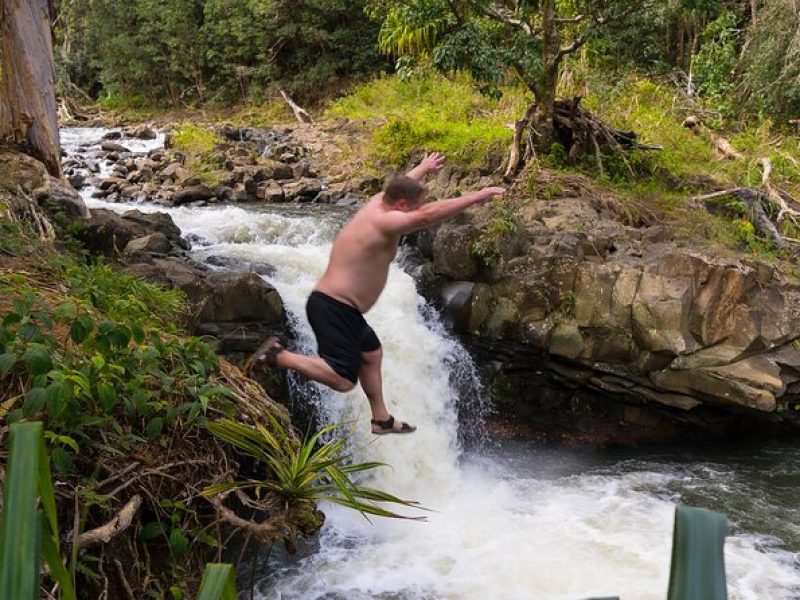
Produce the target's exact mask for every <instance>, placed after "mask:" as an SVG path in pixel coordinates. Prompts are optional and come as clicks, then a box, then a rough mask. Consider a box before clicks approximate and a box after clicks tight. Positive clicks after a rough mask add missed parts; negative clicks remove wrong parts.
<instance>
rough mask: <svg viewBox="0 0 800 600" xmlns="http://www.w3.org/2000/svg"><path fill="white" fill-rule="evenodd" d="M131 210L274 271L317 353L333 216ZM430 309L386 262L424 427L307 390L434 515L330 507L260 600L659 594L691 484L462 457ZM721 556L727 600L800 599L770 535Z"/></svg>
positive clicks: (399, 366) (396, 399)
mask: <svg viewBox="0 0 800 600" xmlns="http://www.w3.org/2000/svg"><path fill="white" fill-rule="evenodd" d="M98 137H99V136H98ZM87 197H88V194H87ZM88 203H89V205H90V207H91V206H106V205H105V204H103V203H102V202H99V201H94V200H91V199H89V200H88ZM110 206H111V207H112V208H114V209H116V210H121V209H123V208H125V209H128V208H130V206H127V207H122V206H119V205H110ZM137 208H139V209H141V210H146V211H152V210H159V211H164V212H168V213H169V214H170V215H172V217H173V219H174V220H175V222H176V223H177V224H178V226H179V227H180V228H181V230H182V232H183V233H184V235H187V234H193V235H196V236H198V237H199V238H202V240H204V243H206V244H208V245H206V246H198V247H197V248H196V250H195V251H196V253H197V255H198V256H199V257H201V258H202V257H203V256H207V255H211V254H216V255H227V256H235V257H238V258H244V259H247V260H252V261H255V262H266V263H269V264H272V265H273V266H275V267H276V273H275V275H274V276H273V277H271V278H269V279H268V280H269V281H270V283H272V284H273V285H275V287H276V288H277V289H278V291H279V292H280V294H281V296H282V297H283V299H284V302H285V304H286V308H287V310H288V312H289V314H290V315H291V318H292V319H293V320H294V326H295V329H296V330H297V332H298V335H299V339H298V341H299V343H300V344H301V346H304V347H306V348H309V347H313V342H312V337H311V332H310V329H309V326H308V324H307V322H306V319H305V310H304V305H305V300H306V298H307V296H308V293H309V292H310V291H311V289H312V286H313V285H314V283H315V281H316V280H317V279H318V277H319V276H320V275H321V274H322V272H323V269H324V268H325V266H326V263H327V258H328V253H329V250H330V242H331V240H332V237H333V235H334V234H335V231H336V229H337V228H338V225H339V224H340V222H341V215H339V216H337V213H332V212H330V211H324V214H325V215H327V216H326V217H319V216H308V215H307V216H302V215H298V214H293V213H291V212H285V211H278V212H275V211H272V212H259V211H251V210H244V209H242V208H238V207H206V208H176V209H164V208H162V207H154V206H137ZM427 312H428V311H426V310H424V301H423V300H422V298H421V297H420V296H419V295H418V294H417V292H416V289H415V285H414V282H413V280H412V278H411V277H410V276H409V275H407V274H406V273H405V272H403V271H402V270H401V269H400V268H398V267H396V266H393V267H392V269H391V272H390V276H389V280H388V283H387V287H386V290H385V291H384V293H383V295H382V296H381V299H380V300H379V302H378V304H377V305H376V306H375V307H374V309H373V310H371V311H370V312H369V314H367V315H366V318H367V320H368V321H369V322H370V323H371V324H372V326H373V328H374V329H375V331H376V333H377V334H378V336H379V337H380V339H381V341H382V343H383V346H384V350H385V359H384V385H385V390H386V399H387V403H388V404H389V407H390V410H392V411H393V412H394V413H395V414H396V415H397V416H398V417H400V418H402V419H404V420H408V421H410V422H412V423H414V424H416V425H418V426H419V430H418V431H417V432H416V433H414V434H412V435H408V436H383V437H379V438H377V439H374V438H373V436H371V435H369V433H368V432H369V415H368V410H367V402H366V399H365V398H364V396H363V394H362V393H361V392H360V391H353V392H351V393H348V394H337V393H333V392H330V391H327V390H325V389H323V388H317V390H318V392H319V393H318V395H317V400H316V401H317V403H318V410H319V413H320V414H321V416H322V419H323V421H325V422H350V423H352V431H353V433H354V435H355V436H356V440H357V442H356V445H357V446H358V447H359V448H360V449H359V451H358V453H359V456H358V457H359V458H360V459H364V460H373V459H377V460H381V461H384V462H386V463H388V464H390V465H391V468H388V469H383V470H381V471H380V472H379V473H377V474H375V475H374V476H373V478H372V480H371V481H370V484H371V485H373V486H375V487H379V488H382V489H385V490H387V491H389V492H391V493H394V494H396V495H399V496H401V497H404V498H408V499H413V500H416V501H418V502H420V503H421V504H422V505H424V506H425V507H427V508H429V509H431V512H427V513H422V514H424V515H425V516H427V521H426V522H413V521H392V520H382V519H372V522H368V521H366V520H365V519H364V518H363V517H361V516H360V515H358V514H356V513H353V512H352V511H348V510H345V509H342V508H340V507H335V506H324V507H323V509H324V511H325V513H326V515H327V520H326V523H325V526H324V528H323V530H322V532H321V534H320V536H319V540H318V548H316V549H314V550H313V551H308V552H306V554H305V555H303V556H300V557H299V558H296V559H294V560H287V561H284V562H283V563H281V564H279V565H275V566H273V567H272V568H271V574H270V576H269V577H268V578H267V579H265V580H264V581H262V582H261V584H260V585H259V589H258V596H257V597H258V598H260V599H262V600H265V599H270V600H277V599H281V600H285V599H316V598H326V599H328V600H333V599H341V600H345V599H347V600H359V599H368V598H383V599H387V600H388V599H390V598H392V599H419V600H422V599H426V600H430V599H439V598H442V599H445V598H446V599H454V600H455V599H464V600H467V599H476V600H478V599H487V598H496V599H514V600H516V599H519V600H523V599H541V600H555V599H563V600H578V599H580V598H587V597H602V596H619V597H620V598H622V599H623V600H663V599H664V598H665V597H666V590H667V581H668V571H669V561H670V548H671V538H672V518H673V511H674V507H675V504H676V503H677V502H678V501H679V498H678V497H677V494H676V493H674V491H670V490H674V487H675V486H676V485H684V484H690V483H691V482H692V478H694V477H695V476H696V475H695V474H693V473H692V472H689V471H687V470H685V469H671V468H665V469H654V468H651V467H647V466H645V467H642V466H641V465H639V466H636V467H635V468H634V467H630V466H622V467H619V468H616V467H615V468H603V469H596V468H587V469H586V470H585V471H583V472H580V470H578V472H575V470H574V469H573V470H572V471H571V472H568V473H559V472H558V470H557V469H556V472H552V471H548V470H547V469H542V465H541V464H539V463H538V462H537V461H547V460H550V459H549V458H548V457H547V456H543V457H540V456H538V455H537V454H528V455H526V454H519V455H516V456H515V458H514V460H507V459H506V458H504V457H503V456H499V455H497V454H496V453H495V454H489V455H484V456H476V455H474V454H471V455H467V456H464V455H462V454H461V451H460V449H459V445H458V436H457V431H458V422H457V420H458V419H457V414H456V407H457V405H458V403H459V401H460V399H459V397H458V392H457V391H456V390H455V388H454V387H453V385H452V378H451V370H452V368H453V367H454V365H459V364H461V365H462V366H463V364H464V363H468V362H469V359H468V356H467V355H466V353H465V352H464V350H463V349H462V348H461V347H460V346H459V345H458V344H457V343H456V342H454V341H453V340H452V339H451V338H449V337H447V336H446V335H443V333H442V331H441V329H440V327H439V326H438V325H437V324H436V323H435V322H431V320H430V319H428V320H426V318H425V317H424V316H423V315H424V314H426V313H427ZM469 371H470V369H469V368H467V369H466V370H465V372H467V373H469ZM406 512H407V513H409V514H420V513H416V512H414V511H412V510H407V511H406ZM725 553H726V561H727V569H728V585H729V597H730V598H731V599H732V600H790V599H792V598H798V597H800V573H798V570H797V568H796V566H795V565H794V564H793V562H792V557H791V556H790V555H789V553H788V552H785V551H781V550H780V549H778V548H777V546H776V543H775V540H772V539H770V538H769V537H768V536H766V535H756V534H735V535H732V536H730V537H729V538H728V540H727V542H726V548H725Z"/></svg>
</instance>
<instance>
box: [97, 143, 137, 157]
mask: <svg viewBox="0 0 800 600" xmlns="http://www.w3.org/2000/svg"><path fill="white" fill-rule="evenodd" d="M100 148H101V149H102V150H104V151H105V152H117V153H120V154H122V153H129V152H130V150H128V149H127V148H126V147H125V146H123V145H122V144H117V143H116V142H109V141H106V142H103V143H102V144H100Z"/></svg>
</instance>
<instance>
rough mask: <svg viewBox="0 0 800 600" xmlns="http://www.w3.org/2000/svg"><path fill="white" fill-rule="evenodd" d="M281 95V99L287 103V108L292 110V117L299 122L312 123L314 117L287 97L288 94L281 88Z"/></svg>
mask: <svg viewBox="0 0 800 600" xmlns="http://www.w3.org/2000/svg"><path fill="white" fill-rule="evenodd" d="M281 96H283V99H284V100H285V101H286V104H288V105H289V108H291V109H292V112H293V113H294V118H295V119H297V120H298V121H300V122H301V123H313V122H314V118H313V117H312V116H311V114H310V113H309V112H308V111H307V110H306V109H305V108H303V107H301V106H299V105H298V104H296V103H295V102H294V100H292V99H291V98H290V97H289V94H287V93H286V92H285V91H283V90H281Z"/></svg>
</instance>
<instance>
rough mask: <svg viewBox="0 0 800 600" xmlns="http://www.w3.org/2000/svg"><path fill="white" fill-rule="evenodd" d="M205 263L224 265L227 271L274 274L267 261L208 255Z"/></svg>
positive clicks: (272, 267)
mask: <svg viewBox="0 0 800 600" xmlns="http://www.w3.org/2000/svg"><path fill="white" fill-rule="evenodd" d="M206 264H209V265H211V266H214V267H224V268H225V269H227V270H228V271H237V272H240V273H256V274H257V275H263V276H265V277H272V276H273V275H275V267H274V266H272V265H271V264H269V263H264V262H255V261H249V260H245V259H242V258H235V257H232V256H216V255H215V256H209V257H208V258H206Z"/></svg>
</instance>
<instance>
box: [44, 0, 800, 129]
mask: <svg viewBox="0 0 800 600" xmlns="http://www.w3.org/2000/svg"><path fill="white" fill-rule="evenodd" d="M548 19H549V20H550V21H551V24H552V25H553V27H554V28H553V29H552V31H551V33H550V35H549V37H548ZM53 23H54V34H55V44H56V48H55V50H56V52H55V54H56V64H57V70H58V74H59V82H60V91H61V92H62V93H69V92H70V91H71V92H72V93H78V92H77V90H76V88H78V89H80V90H82V92H85V93H86V94H88V95H89V96H90V97H91V98H93V99H99V100H103V101H105V102H107V103H109V104H111V105H114V104H115V103H116V104H121V105H128V106H130V105H134V106H135V105H155V104H161V105H164V104H166V105H172V106H186V105H191V104H197V103H208V102H214V103H219V104H230V103H239V102H242V101H246V102H253V101H255V102H258V101H260V100H262V99H263V98H264V96H265V95H266V94H268V93H269V92H270V91H271V90H273V91H274V90H276V89H279V88H280V89H285V90H287V91H288V92H289V93H290V94H292V95H293V96H295V97H297V98H300V99H301V100H303V101H308V102H313V101H317V100H320V99H324V98H330V97H333V96H335V95H337V93H339V92H340V91H341V90H342V89H344V88H346V87H347V86H348V85H349V84H350V83H352V82H354V81H358V80H363V79H365V78H368V77H370V76H372V75H374V74H377V73H380V72H399V73H400V74H401V75H403V76H413V75H414V74H415V73H417V72H419V71H424V70H426V69H434V70H440V71H445V72H453V71H469V72H471V73H472V74H473V76H474V78H475V80H476V83H477V85H479V86H480V87H481V90H482V91H484V92H486V93H497V90H498V89H499V86H500V85H502V84H508V83H509V82H512V83H513V82H516V83H518V84H521V85H523V86H526V87H528V88H529V89H531V90H534V92H536V95H541V93H542V90H543V89H544V88H546V87H547V86H551V87H552V85H556V86H557V85H558V84H559V82H560V81H561V80H562V79H563V78H564V77H565V76H566V77H568V78H569V79H571V80H573V81H574V80H575V79H576V78H577V79H582V80H585V79H587V78H594V79H597V78H598V77H599V75H598V74H600V73H602V74H603V75H604V76H605V77H606V78H607V79H609V80H614V79H616V78H617V77H618V74H619V73H620V72H635V73H640V74H641V73H643V74H646V75H648V76H651V77H657V78H663V79H668V80H671V81H672V82H674V83H675V84H676V85H678V86H680V87H681V88H683V89H684V90H685V91H686V92H687V94H689V95H691V96H696V97H698V98H700V99H702V100H704V101H705V102H706V103H707V104H708V106H709V107H710V109H711V110H712V111H714V112H715V114H716V115H717V116H719V117H720V118H724V119H737V118H740V117H742V115H744V114H753V112H756V113H757V114H758V115H760V116H761V117H768V118H772V119H773V120H776V121H785V120H788V119H791V118H794V117H795V116H797V115H798V113H800V41H799V40H800V9H798V7H797V4H796V2H794V1H793V0H665V1H658V2H655V1H652V0H632V1H626V2H622V1H620V0H566V1H565V0H495V1H489V0H402V1H400V0H355V1H346V0H305V1H303V2H295V1H292V0H242V1H241V2H225V1H223V0H127V1H122V0H72V1H68V0H59V1H58V2H56V4H55V10H54V13H53ZM553 32H554V34H553ZM554 35H555V38H554ZM559 43H560V46H558V47H555V46H552V45H553V44H559ZM548 44H550V45H551V46H552V50H553V51H555V53H556V54H552V55H550V56H549V57H548V49H547V46H548ZM556 56H558V63H559V64H558V67H559V68H558V69H557V70H556V71H557V72H556V71H553V72H550V73H548V62H547V61H548V60H550V61H552V60H553V59H554V58H555V57H556ZM550 66H552V65H550ZM565 74H566V75H565ZM553 76H555V77H556V79H555V81H554V82H549V81H547V79H548V78H549V77H550V78H551V77H553ZM543 86H544V87H543Z"/></svg>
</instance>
